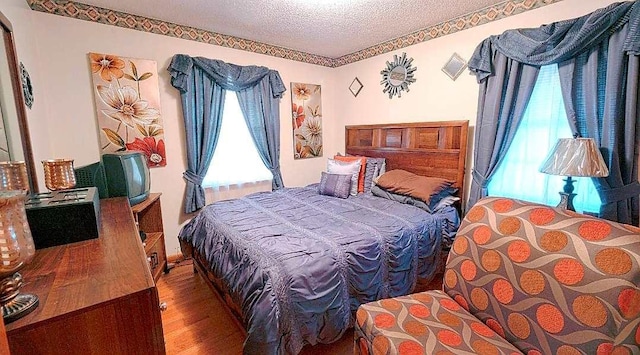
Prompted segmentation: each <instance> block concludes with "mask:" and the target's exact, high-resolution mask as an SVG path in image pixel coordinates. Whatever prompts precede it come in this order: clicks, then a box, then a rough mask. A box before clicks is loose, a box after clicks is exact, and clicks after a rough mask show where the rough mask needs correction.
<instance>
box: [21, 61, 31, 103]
mask: <svg viewBox="0 0 640 355" xmlns="http://www.w3.org/2000/svg"><path fill="white" fill-rule="evenodd" d="M20 77H21V80H22V93H23V94H24V103H25V104H26V105H27V107H28V108H31V107H32V106H33V86H31V77H30V76H29V72H28V71H27V69H26V68H25V67H24V64H22V62H20Z"/></svg>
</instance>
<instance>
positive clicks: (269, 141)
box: [237, 81, 284, 190]
mask: <svg viewBox="0 0 640 355" xmlns="http://www.w3.org/2000/svg"><path fill="white" fill-rule="evenodd" d="M268 85H269V83H268V82H266V81H263V82H261V83H259V84H258V86H261V90H243V91H238V92H237V95H238V102H239V103H240V108H241V109H242V114H243V116H244V119H245V121H246V122H247V126H248V127H249V133H251V137H252V138H253V141H254V142H255V144H256V148H258V153H260V158H261V159H262V162H263V163H264V165H265V166H266V167H267V168H268V169H269V171H271V174H273V179H272V180H271V188H272V189H273V190H277V189H281V188H283V187H284V183H283V182H282V174H281V173H280V159H279V157H280V115H279V112H280V111H279V109H278V104H279V103H278V100H275V99H273V96H272V94H271V90H270V88H269V87H268Z"/></svg>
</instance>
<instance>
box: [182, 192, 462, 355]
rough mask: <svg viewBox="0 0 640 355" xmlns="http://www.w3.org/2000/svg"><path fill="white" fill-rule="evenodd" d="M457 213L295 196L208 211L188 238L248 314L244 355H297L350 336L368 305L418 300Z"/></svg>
mask: <svg viewBox="0 0 640 355" xmlns="http://www.w3.org/2000/svg"><path fill="white" fill-rule="evenodd" d="M458 223H459V221H458V216H457V212H456V211H455V209H453V208H451V207H448V208H446V209H444V210H443V211H441V212H440V213H436V214H433V215H432V214H429V213H427V212H425V211H423V210H421V209H418V208H416V207H413V206H409V205H403V204H400V203H398V202H394V201H390V200H386V199H383V198H379V197H375V196H372V195H360V196H356V197H349V198H348V199H345V200H343V199H339V198H335V197H329V196H323V195H319V194H318V193H317V190H316V189H315V188H313V187H306V188H288V189H283V190H279V191H276V192H273V193H270V192H269V193H257V194H253V195H250V196H247V197H245V198H241V199H236V200H228V201H220V202H216V203H214V204H211V205H209V206H207V207H205V208H204V209H203V210H202V211H201V212H200V214H199V215H198V216H197V217H195V218H194V219H193V220H191V221H190V222H189V223H188V224H187V225H186V226H185V227H184V228H183V229H182V231H181V232H180V236H179V238H180V240H181V242H183V243H185V242H186V243H189V244H191V245H192V246H193V247H194V248H197V250H198V251H199V252H200V253H201V254H202V255H203V256H204V257H205V258H206V259H207V260H208V261H209V263H210V265H211V267H212V270H213V272H214V273H215V275H217V276H218V277H220V278H222V279H223V280H224V281H225V282H226V284H227V285H228V286H229V288H230V290H229V291H230V294H231V295H232V297H234V298H235V301H236V303H237V304H238V305H239V306H240V307H241V309H242V313H243V317H244V319H243V321H244V324H245V328H246V329H247V339H246V341H245V344H244V353H245V354H283V353H293V354H296V353H298V352H299V351H300V350H301V349H302V347H303V346H304V345H305V344H312V345H313V344H316V343H330V342H333V341H335V340H337V339H339V338H340V337H341V336H342V334H343V333H344V332H345V331H346V330H347V329H348V328H349V327H350V326H352V325H353V324H352V322H353V320H352V314H353V312H355V311H356V309H357V307H358V306H359V305H360V304H361V303H366V302H370V301H374V300H378V299H380V298H385V297H395V296H400V295H405V294H408V293H410V292H411V291H412V290H413V288H414V287H415V284H416V280H417V278H418V277H420V278H426V279H429V278H431V277H433V274H434V272H435V270H436V260H438V259H437V258H439V255H440V252H441V242H442V238H443V234H452V233H454V231H455V230H456V229H457V227H458Z"/></svg>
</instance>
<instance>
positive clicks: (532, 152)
mask: <svg viewBox="0 0 640 355" xmlns="http://www.w3.org/2000/svg"><path fill="white" fill-rule="evenodd" d="M571 136H572V134H571V129H570V128H569V123H568V122H567V116H566V113H565V109H564V103H563V99H562V92H561V90H560V79H559V76H558V66H557V65H555V64H553V65H547V66H543V67H542V68H541V69H540V74H539V76H538V80H537V82H536V85H535V87H534V89H533V93H532V95H531V101H530V102H529V104H528V106H527V109H526V111H525V114H524V117H523V119H522V122H520V126H519V127H518V130H517V132H516V134H515V137H514V139H513V142H512V143H511V146H510V147H509V150H508V151H507V153H506V154H505V157H504V160H503V161H502V162H501V163H500V166H498V168H497V170H496V173H495V175H494V176H493V177H492V178H491V181H489V184H488V185H487V189H488V192H489V196H503V197H512V198H517V199H521V200H526V201H531V202H538V203H543V204H546V205H550V206H555V205H557V204H558V202H560V195H558V192H560V191H562V187H563V186H564V181H563V179H564V177H561V176H555V175H547V174H543V173H541V172H539V171H538V168H540V165H541V164H542V162H543V161H544V159H545V158H546V157H547V154H548V153H549V151H550V150H551V149H552V148H553V146H554V145H555V143H556V141H557V140H558V138H569V137H571ZM575 180H576V182H574V186H575V191H574V193H576V194H577V196H576V197H575V198H574V200H573V204H574V206H575V208H576V211H578V212H594V213H597V212H598V210H599V208H600V197H599V196H598V193H597V191H596V189H595V186H594V184H593V182H592V181H591V178H575Z"/></svg>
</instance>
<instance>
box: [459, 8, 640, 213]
mask: <svg viewBox="0 0 640 355" xmlns="http://www.w3.org/2000/svg"><path fill="white" fill-rule="evenodd" d="M615 34H617V35H615ZM614 35H615V36H614ZM612 38H616V39H615V40H613V42H615V46H616V49H615V51H617V52H616V53H617V54H616V55H617V56H623V57H625V56H629V57H630V58H628V62H629V63H633V62H634V61H635V60H637V59H633V57H637V55H638V54H639V53H640V3H638V2H635V1H630V2H621V3H614V4H611V5H610V6H608V7H606V8H603V9H600V10H597V11H594V12H593V13H591V14H588V15H586V16H582V17H580V18H576V19H571V20H566V21H561V22H556V23H552V24H549V25H544V26H541V27H539V28H531V29H517V30H509V31H505V32H504V33H502V34H501V35H498V36H491V37H489V38H487V39H485V40H484V41H483V42H482V43H481V44H480V45H479V46H478V47H477V48H476V51H475V52H474V54H473V56H472V58H471V59H470V60H469V69H470V70H471V71H472V72H473V73H475V74H476V76H477V78H478V81H479V82H480V83H481V88H480V90H481V95H483V90H484V89H483V86H482V85H486V84H483V83H486V82H488V81H492V80H496V79H499V78H500V77H501V76H502V75H503V70H502V68H501V67H500V66H498V60H499V59H500V58H501V56H506V57H508V58H510V59H511V60H513V61H514V62H516V63H519V64H520V65H523V66H524V67H525V68H526V67H535V68H537V67H539V66H542V65H548V64H559V63H560V80H561V83H562V86H563V96H564V98H565V105H566V106H567V117H568V119H569V121H570V124H571V125H572V128H573V130H574V131H576V132H578V131H579V128H578V127H579V125H580V122H582V124H583V125H585V127H586V126H589V125H590V126H594V125H595V126H597V125H598V124H606V125H608V126H609V127H607V128H603V129H602V130H601V131H600V132H599V133H604V132H606V134H607V137H606V138H605V139H601V140H599V141H600V143H601V147H602V148H603V149H604V150H605V151H603V153H608V152H607V150H609V151H610V150H611V149H614V148H613V146H614V145H616V144H619V143H621V142H624V143H622V144H623V145H624V146H625V147H624V149H623V150H624V153H622V155H623V156H624V157H623V159H620V156H621V155H620V154H611V155H610V156H611V158H610V159H608V161H609V162H610V163H611V162H612V161H614V160H616V159H617V161H618V163H619V164H620V168H619V169H618V168H616V167H615V166H614V171H613V172H612V176H610V177H609V178H607V179H606V180H607V181H608V182H609V183H610V184H611V185H610V186H609V188H610V189H612V191H611V192H603V191H604V190H603V189H602V188H600V189H599V194H600V197H601V199H602V202H603V203H604V204H605V205H603V207H602V209H601V211H600V214H601V216H603V217H605V218H609V219H612V220H619V221H621V222H624V221H629V222H630V221H631V219H629V220H627V219H626V218H625V217H624V214H632V213H635V215H636V216H637V209H638V208H637V207H636V206H637V203H636V202H633V200H634V198H630V199H629V201H631V202H628V201H627V199H626V196H632V195H633V194H635V196H636V197H635V199H636V200H637V196H638V191H637V189H636V187H635V185H636V184H634V181H636V182H637V160H636V159H628V156H630V155H633V156H636V157H637V153H638V137H636V136H637V134H636V132H637V125H638V122H639V121H640V119H639V118H638V109H637V101H638V100H637V97H638V91H637V90H638V87H637V86H638V80H637V77H638V72H637V68H636V69H634V68H631V69H629V65H627V64H621V63H622V61H615V60H614V61H612V62H611V63H610V64H609V65H613V67H612V68H610V69H606V67H607V65H606V64H605V62H604V61H599V63H600V64H599V66H600V69H599V70H601V71H600V73H603V71H602V70H604V72H606V73H610V74H611V75H610V76H607V79H604V80H603V79H602V77H600V78H598V75H599V74H597V73H598V70H593V69H594V68H593V67H589V68H590V69H589V70H591V71H590V72H588V74H585V75H583V76H581V74H579V71H578V72H576V71H574V69H573V68H571V66H572V65H573V64H570V63H574V64H575V63H576V62H575V60H576V58H580V57H581V56H582V57H584V56H585V54H584V53H585V52H586V51H592V52H593V51H594V50H595V49H594V48H600V49H598V50H595V52H596V53H600V54H602V49H603V45H602V44H603V43H605V42H606V43H610V42H611V39H612ZM606 46H610V44H607V45H606ZM609 52H610V51H609ZM500 60H501V59H500ZM592 65H593V64H592ZM578 67H580V68H582V67H583V66H582V65H578ZM602 68H605V69H602ZM579 70H582V69H579ZM633 74H635V80H634V79H633V78H631V77H632V76H633ZM589 75H591V77H592V78H594V76H595V78H598V79H595V78H594V80H597V83H599V84H598V85H596V86H594V85H593V84H589V83H588V84H586V85H583V84H581V80H582V82H585V80H584V78H586V77H589ZM580 78H582V79H580ZM503 80H504V79H503ZM508 80H512V79H508ZM586 81H587V82H590V81H589V80H586ZM603 83H606V88H608V89H612V92H614V91H615V92H616V94H613V95H617V97H616V98H615V99H614V97H612V96H613V95H609V94H606V95H607V96H608V97H609V101H608V103H607V104H608V105H609V106H614V107H615V108H612V107H608V109H610V110H611V113H613V112H616V113H617V117H618V121H616V120H615V119H614V115H612V116H611V117H610V118H609V119H606V120H605V119H604V118H603V116H597V115H596V116H589V115H588V114H587V113H586V112H590V111H588V110H592V109H593V108H594V107H601V108H603V106H597V105H596V101H594V100H595V98H596V97H597V96H598V95H600V96H602V95H604V94H603V93H602V91H603V90H604V91H606V90H608V89H606V90H605V89H604V87H603V86H602V84H603ZM525 84H526V85H527V88H528V85H530V84H529V83H525ZM615 86H618V87H620V88H624V90H613V87H615ZM493 90H495V91H491V92H489V94H491V95H492V96H496V97H503V95H502V93H501V92H499V91H500V90H503V91H504V88H500V87H499V86H495V87H494V88H493ZM581 90H582V91H589V90H592V92H591V93H590V94H585V93H584V92H582V93H581V94H580V95H583V96H584V95H586V96H585V99H584V100H577V99H573V100H568V98H571V96H572V95H573V97H574V98H575V97H576V96H575V95H574V94H575V92H577V91H581ZM591 94H593V95H591ZM485 95H486V93H485ZM633 95H635V99H634V97H633ZM578 96H579V95H578ZM587 96H588V97H589V98H586V97H587ZM481 100H482V97H481ZM494 103H495V104H496V105H498V107H499V109H500V110H503V109H504V110H509V108H510V107H512V106H513V105H517V102H515V101H513V100H509V99H508V98H507V99H506V100H502V101H495V100H494ZM634 106H635V108H633V107H634ZM569 108H571V110H573V111H576V112H577V111H580V110H582V111H584V112H585V113H584V114H575V113H572V112H570V111H569ZM480 109H481V107H480V106H479V108H478V112H479V114H478V118H477V126H479V127H480V128H481V129H485V128H484V125H485V124H489V125H492V124H495V125H500V124H502V123H501V122H499V121H495V122H493V123H492V122H485V121H484V120H483V115H481V114H480V113H481V111H480ZM587 116H589V117H587ZM620 117H623V119H620ZM516 119H518V118H517V117H516ZM572 120H573V121H572ZM587 121H592V122H591V123H589V124H587ZM595 122H598V124H595ZM614 127H618V128H614ZM631 127H633V129H631ZM476 129H478V128H476ZM496 129H499V127H498V126H496ZM595 132H596V130H594V129H591V130H588V129H584V130H582V131H581V132H580V133H581V134H582V135H583V136H584V137H589V138H598V137H597V134H596V133H595ZM621 134H622V135H625V134H626V136H625V138H624V139H623V140H620V139H612V138H611V136H616V137H618V138H619V136H620V135H621ZM600 135H602V134H600ZM475 137H476V141H475V143H474V144H475V149H474V163H475V164H477V163H478V161H480V162H481V163H482V162H483V161H487V160H489V161H493V160H494V159H493V158H492V156H494V155H495V154H498V155H499V156H498V158H497V159H500V158H501V157H500V156H501V155H502V154H504V152H506V151H505V150H504V149H502V147H501V145H500V144H494V142H491V141H489V142H487V141H484V140H482V141H480V140H479V139H478V138H479V135H478V132H476V136H475ZM605 141H606V142H607V143H606V144H604V143H603V142H605ZM496 143H500V142H496ZM603 144H604V145H603ZM632 145H633V148H628V147H631V146H632ZM491 147H493V148H494V149H491ZM631 152H633V153H631ZM606 158H607V155H605V159H606ZM618 163H614V164H618ZM485 165H486V164H485ZM482 168H483V165H480V169H482ZM611 168H612V167H611V166H610V170H611ZM615 170H620V171H621V172H622V174H621V176H618V175H619V174H618V173H617V172H616V171H615ZM634 172H635V174H636V175H634V176H632V175H633V174H634ZM490 174H491V170H488V171H487V174H483V171H482V170H478V169H476V168H474V172H473V178H474V183H473V184H472V187H471V191H470V198H469V203H468V205H467V207H470V206H472V205H473V203H475V200H477V198H478V197H482V196H483V195H484V193H486V189H485V190H482V186H479V183H480V182H482V181H483V180H484V179H488V178H490ZM598 184H599V186H604V185H603V184H602V181H600V182H599V183H598ZM605 188H606V187H605ZM619 189H624V191H622V190H619ZM621 195H625V198H623V203H622V206H621V205H620V204H619V203H617V202H616V201H617V199H618V198H619V197H620V196H621ZM610 203H616V204H617V206H616V207H615V208H616V209H617V212H613V211H610V209H611V208H612V207H607V206H606V205H607V204H610ZM627 207H628V208H627ZM621 209H626V210H627V212H622V211H621ZM634 211H635V212H634ZM620 217H622V218H620ZM629 222H627V223H629Z"/></svg>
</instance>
